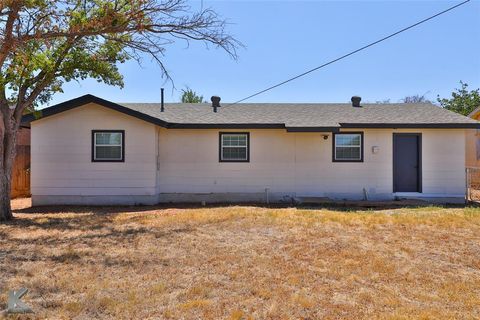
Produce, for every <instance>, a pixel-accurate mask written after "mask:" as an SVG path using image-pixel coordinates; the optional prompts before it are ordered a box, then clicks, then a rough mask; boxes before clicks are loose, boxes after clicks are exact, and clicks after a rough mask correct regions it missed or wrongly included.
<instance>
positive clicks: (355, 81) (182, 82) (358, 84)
mask: <svg viewBox="0 0 480 320" xmlns="http://www.w3.org/2000/svg"><path fill="white" fill-rule="evenodd" d="M458 2H460V1H204V6H210V7H212V8H214V9H215V10H216V11H217V12H219V13H220V14H221V15H222V16H223V17H225V18H226V19H228V21H229V22H230V25H229V28H228V30H229V31H230V33H231V34H233V35H234V36H235V37H236V38H237V39H238V40H240V41H241V42H242V43H243V44H244V45H245V48H242V49H240V50H239V52H238V53H239V59H238V60H237V61H235V60H232V59H231V58H230V57H229V56H228V55H227V54H226V53H224V52H223V51H221V50H219V49H215V48H209V49H207V48H206V47H205V45H203V44H200V43H191V44H190V46H188V47H187V44H186V43H184V42H181V41H180V42H178V43H176V44H175V45H171V46H170V47H168V50H167V53H166V56H165V57H164V59H163V61H164V63H165V64H166V66H167V69H168V70H169V72H170V74H171V76H172V78H173V81H174V85H175V87H176V88H173V86H172V83H171V82H168V81H167V82H165V79H162V78H161V73H160V68H159V67H158V66H157V65H156V64H155V63H154V62H151V61H150V59H149V58H148V57H146V58H145V59H144V62H143V63H142V66H139V65H138V64H136V63H135V62H127V63H125V64H123V65H121V66H120V70H121V71H122V73H123V74H124V75H125V87H124V88H123V89H120V88H116V87H110V86H106V85H104V84H101V83H97V82H96V81H92V80H86V81H81V82H80V83H77V82H73V83H69V84H67V85H66V86H65V87H64V93H63V94H57V95H55V97H54V99H53V100H52V102H51V103H50V105H51V104H54V103H58V102H61V101H65V100H68V99H71V98H75V97H78V96H80V95H83V94H86V93H91V94H94V95H97V96H99V97H102V98H105V99H108V100H112V101H116V102H138V101H143V102H158V101H159V99H160V87H162V86H163V87H165V90H166V101H167V102H176V101H178V100H179V97H180V89H182V88H184V87H185V86H189V87H191V88H192V89H194V90H195V91H197V92H198V93H200V94H202V95H203V96H204V97H205V98H207V100H209V97H210V96H212V95H219V96H221V97H222V102H232V101H236V100H239V99H241V98H244V97H245V96H248V95H250V94H252V93H254V92H256V91H259V90H261V89H264V88H265V87H268V86H270V85H273V84H275V83H277V82H280V81H282V80H285V79H287V78H289V77H291V76H294V75H296V74H298V73H301V72H303V71H305V70H307V69H310V68H313V67H316V66H318V65H320V64H322V63H324V62H327V61H329V60H331V59H334V58H337V57H338V56H341V55H343V54H345V53H347V52H349V51H351V50H354V49H357V48H358V47H361V46H363V45H365V44H367V43H369V42H372V41H375V40H377V39H379V38H381V37H383V36H385V35H388V34H389V33H392V32H395V31H397V30H398V29H401V28H403V27H405V26H408V25H410V24H412V23H415V22H417V21H419V20H421V19H423V18H426V17H428V16H430V15H432V14H434V13H436V12H438V11H441V10H443V9H445V8H447V7H449V6H451V5H453V4H456V3H458ZM199 4H200V1H193V2H192V5H193V7H198V6H199ZM460 80H463V81H465V82H467V83H468V84H469V85H470V88H472V89H473V88H478V87H480V1H478V0H474V1H472V2H470V3H467V4H466V5H464V6H461V7H460V8H457V9H455V10H454V11H451V12H449V13H447V14H445V15H442V16H440V17H438V18H436V19H434V20H432V21H429V22H427V23H425V24H423V25H420V26H419V27H417V28H414V29H411V30H409V31H407V32H405V33H402V34H400V35H399V36H396V37H394V38H392V39H389V40H387V41H385V42H383V43H381V44H379V45H377V46H375V47H372V48H369V49H367V50H365V51H363V52H360V53H358V54H356V55H353V56H351V57H349V58H347V59H345V60H342V61H340V62H337V63H335V64H332V65H330V66H327V67H326V68H323V69H320V70H319V71H316V72H314V73H312V74H309V75H307V76H306V77H304V78H301V79H299V80H296V81H294V82H291V83H289V84H286V85H284V86H282V87H279V88H277V89H274V90H272V91H270V92H268V93H265V94H262V95H260V96H257V97H254V98H252V99H251V100H249V101H248V102H347V101H349V99H350V97H351V96H352V95H360V96H361V97H362V98H363V100H362V101H371V102H374V101H378V100H385V99H390V101H391V102H397V101H399V100H400V99H402V98H403V97H405V96H406V95H413V94H426V96H427V97H428V98H430V99H433V100H435V99H436V97H437V94H439V95H440V96H442V97H447V96H450V94H451V92H452V90H453V89H454V88H456V87H459V83H458V82H459V81H460Z"/></svg>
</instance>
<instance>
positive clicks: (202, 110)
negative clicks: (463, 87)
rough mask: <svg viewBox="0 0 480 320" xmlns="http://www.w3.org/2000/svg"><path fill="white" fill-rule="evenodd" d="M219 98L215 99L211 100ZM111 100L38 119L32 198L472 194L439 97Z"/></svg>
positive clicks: (453, 122)
mask: <svg viewBox="0 0 480 320" xmlns="http://www.w3.org/2000/svg"><path fill="white" fill-rule="evenodd" d="M212 98H213V97H212ZM218 101H219V99H218V100H214V105H215V107H213V108H212V106H211V105H209V104H165V106H164V111H162V105H163V104H158V103H157V104H156V103H150V104H149V103H121V104H117V103H113V102H110V101H106V100H103V99H100V98H97V97H95V96H92V95H86V96H82V97H80V98H77V99H73V100H70V101H67V102H64V103H61V104H58V105H55V106H53V107H49V108H46V109H43V110H42V117H41V118H40V119H37V120H35V119H33V118H30V119H28V117H27V118H26V120H33V121H32V122H31V128H32V179H31V183H32V201H33V204H34V205H47V204H155V203H159V202H175V201H176V202H186V201H198V202H200V201H206V202H228V201H233V202H240V201H265V200H266V199H267V197H268V199H269V200H270V201H292V199H302V198H304V197H324V198H331V199H365V198H368V199H379V200H384V199H385V200H386V199H395V198H397V197H400V198H403V197H411V198H425V199H432V198H444V199H445V198H449V199H453V200H460V201H463V198H464V195H465V130H466V129H476V128H479V129H480V124H479V122H477V121H475V120H472V119H469V118H467V117H464V116H461V115H458V114H455V113H453V112H450V111H448V110H445V109H442V108H440V107H437V106H434V105H432V104H403V103H402V104H360V98H355V97H353V98H352V104H338V103H325V104H315V103H298V104H296V103H288V104H282V103H269V104H262V103H246V104H233V105H228V104H226V105H223V106H218Z"/></svg>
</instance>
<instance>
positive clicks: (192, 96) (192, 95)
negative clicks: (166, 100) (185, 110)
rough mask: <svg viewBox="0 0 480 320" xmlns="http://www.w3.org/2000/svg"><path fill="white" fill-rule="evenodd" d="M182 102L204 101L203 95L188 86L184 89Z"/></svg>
mask: <svg viewBox="0 0 480 320" xmlns="http://www.w3.org/2000/svg"><path fill="white" fill-rule="evenodd" d="M182 102H183V103H203V102H206V101H205V100H203V96H200V95H198V94H197V93H196V92H195V91H193V90H192V89H190V88H189V87H186V88H185V89H182Z"/></svg>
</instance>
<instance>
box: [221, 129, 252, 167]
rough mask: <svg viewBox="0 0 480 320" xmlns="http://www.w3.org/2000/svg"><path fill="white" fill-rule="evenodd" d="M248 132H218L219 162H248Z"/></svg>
mask: <svg viewBox="0 0 480 320" xmlns="http://www.w3.org/2000/svg"><path fill="white" fill-rule="evenodd" d="M249 161H250V134H249V133H248V132H220V162H249Z"/></svg>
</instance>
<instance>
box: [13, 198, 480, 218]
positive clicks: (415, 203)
mask: <svg viewBox="0 0 480 320" xmlns="http://www.w3.org/2000/svg"><path fill="white" fill-rule="evenodd" d="M235 206H250V207H252V206H253V207H257V208H263V209H283V208H296V209H306V210H325V209H331V210H337V211H359V210H372V209H373V210H376V211H381V210H392V209H402V208H421V207H431V206H435V207H446V208H464V207H467V206H466V205H465V204H436V203H431V202H427V201H421V200H397V201H326V202H318V203H314V202H312V203H300V204H298V203H297V204H295V203H275V204H265V203H259V202H244V203H234V204H232V203H214V204H213V203H211V204H207V205H201V204H197V203H175V204H173V203H167V204H159V205H145V206H142V205H140V206H38V207H28V208H22V209H15V210H13V212H14V213H25V214H51V213H80V214H85V213H89V214H94V215H105V216H108V215H112V214H118V213H134V212H138V213H142V212H148V211H152V212H153V211H159V210H166V209H209V208H231V207H235ZM470 206H471V207H477V205H475V204H470V205H468V207H470Z"/></svg>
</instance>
